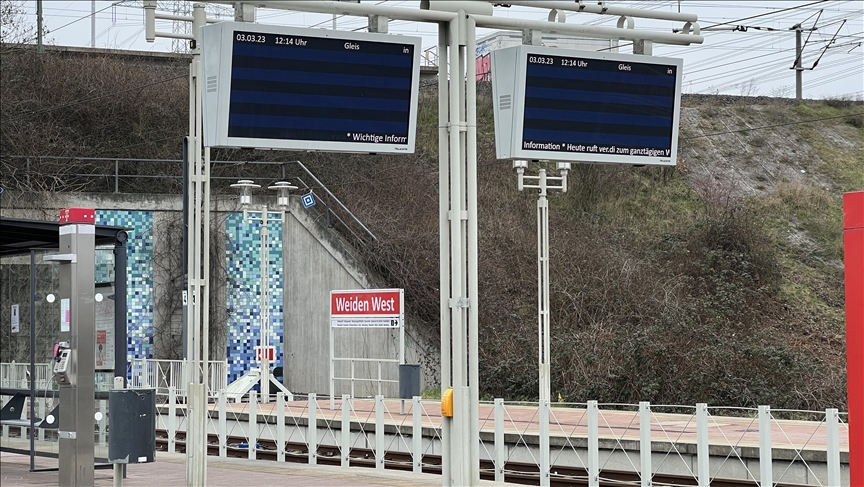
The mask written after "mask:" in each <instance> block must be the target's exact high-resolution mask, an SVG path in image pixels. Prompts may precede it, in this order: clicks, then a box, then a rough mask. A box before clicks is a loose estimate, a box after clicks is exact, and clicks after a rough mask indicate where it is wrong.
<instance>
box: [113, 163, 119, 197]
mask: <svg viewBox="0 0 864 487" xmlns="http://www.w3.org/2000/svg"><path fill="white" fill-rule="evenodd" d="M119 192H120V161H118V160H117V159H114V194H117V193H119Z"/></svg>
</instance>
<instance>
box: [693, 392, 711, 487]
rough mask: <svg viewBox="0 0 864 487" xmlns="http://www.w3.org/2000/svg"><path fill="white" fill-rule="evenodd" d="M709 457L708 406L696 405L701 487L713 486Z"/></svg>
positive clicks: (697, 466)
mask: <svg viewBox="0 0 864 487" xmlns="http://www.w3.org/2000/svg"><path fill="white" fill-rule="evenodd" d="M709 467H710V464H709V456H708V404H705V403H704V402H700V403H699V404H696V472H697V474H698V476H699V487H709V486H710V485H711V475H710V472H709V471H708V469H709Z"/></svg>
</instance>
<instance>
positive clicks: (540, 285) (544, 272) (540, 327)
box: [537, 169, 551, 402]
mask: <svg viewBox="0 0 864 487" xmlns="http://www.w3.org/2000/svg"><path fill="white" fill-rule="evenodd" d="M539 174H540V176H539V182H540V196H539V198H538V199H537V334H538V337H537V339H538V343H539V354H538V356H539V364H538V370H539V376H540V377H539V382H538V383H539V387H538V388H539V395H540V402H543V401H549V400H551V391H550V389H551V385H550V383H549V382H550V366H549V360H550V357H549V355H550V354H549V342H550V338H549V201H548V200H547V199H546V170H545V169H540V173H539Z"/></svg>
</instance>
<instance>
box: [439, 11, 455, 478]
mask: <svg viewBox="0 0 864 487" xmlns="http://www.w3.org/2000/svg"><path fill="white" fill-rule="evenodd" d="M449 27H450V26H449V24H448V23H446V22H441V23H440V24H438V59H439V62H438V66H439V68H438V70H439V76H438V187H439V191H438V238H439V242H438V245H439V247H438V251H439V255H440V262H439V280H440V286H439V289H440V316H441V391H442V392H444V391H446V390H447V389H448V388H450V387H451V386H452V384H453V382H452V379H451V376H450V374H451V370H452V368H451V366H450V365H451V364H450V362H451V357H452V349H451V341H450V326H451V325H450V305H449V303H450V289H449V286H448V283H449V282H450V219H449V218H450V217H449V215H450V190H449V184H450V183H449V174H450V159H449V153H450V139H449V137H448V128H447V123H448V122H449V120H450V105H449V103H448V100H449V98H450V79H449V76H445V75H444V73H445V72H447V69H448V67H449V61H448V59H449V57H448V51H447V44H448V38H449V32H448V30H449ZM452 432H453V418H448V417H442V418H441V458H442V461H441V479H442V482H443V485H445V486H449V485H451V484H452V482H451V478H452V475H451V470H452V469H451V459H452V455H451V446H450V445H451V443H452V442H453V435H452Z"/></svg>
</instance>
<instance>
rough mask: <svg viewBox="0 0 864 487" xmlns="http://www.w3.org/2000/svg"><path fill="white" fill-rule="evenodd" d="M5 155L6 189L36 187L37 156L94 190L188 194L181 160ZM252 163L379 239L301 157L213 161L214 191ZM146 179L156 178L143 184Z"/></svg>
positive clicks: (336, 220) (354, 230) (355, 234)
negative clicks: (156, 189) (61, 165)
mask: <svg viewBox="0 0 864 487" xmlns="http://www.w3.org/2000/svg"><path fill="white" fill-rule="evenodd" d="M2 159H3V160H4V161H14V162H15V163H13V164H4V172H5V174H4V176H5V177H4V179H6V183H5V184H6V185H7V187H6V188H5V189H11V190H15V189H18V190H22V191H26V190H30V189H32V184H33V181H31V180H32V179H33V178H35V177H36V174H35V173H34V172H33V170H32V165H33V163H34V162H35V161H37V160H45V161H53V162H68V163H69V164H70V165H72V167H73V168H77V169H79V170H80V171H81V172H79V171H75V170H74V169H73V170H70V172H66V173H64V174H63V175H62V176H63V177H64V178H68V179H70V180H73V179H77V180H79V181H81V182H82V185H83V186H85V187H86V188H87V191H88V192H108V193H115V194H117V193H126V192H131V193H139V192H142V191H152V188H153V187H154V186H153V182H154V181H158V184H159V185H160V189H161V190H162V191H167V193H168V194H182V192H183V161H182V160H181V159H134V158H107V157H54V156H40V157H36V156H6V155H4V156H2ZM248 166H259V167H262V168H264V167H267V168H271V169H270V171H269V174H268V175H267V176H266V177H271V178H273V179H280V180H283V181H289V182H293V183H294V184H296V185H297V186H298V188H300V189H301V190H302V191H304V192H306V193H310V194H312V196H313V197H314V198H315V201H316V203H320V204H321V206H323V208H324V209H323V211H322V213H323V214H324V216H325V217H326V220H327V225H328V226H330V227H337V226H338V228H340V229H342V230H344V231H345V232H347V234H348V235H349V236H351V237H352V238H354V239H355V240H356V241H357V242H358V243H360V244H362V245H366V244H368V243H370V242H374V241H375V240H376V237H375V235H374V234H373V233H372V232H371V231H370V230H369V229H368V228H367V227H366V225H364V224H363V223H362V222H361V221H360V219H359V218H357V216H356V215H354V213H352V212H351V211H350V210H349V209H348V207H346V206H345V204H344V203H342V201H340V200H339V198H337V197H336V195H334V194H333V193H332V192H331V191H330V190H329V189H328V188H327V187H326V186H325V185H324V183H322V182H321V181H320V180H319V179H318V178H317V177H316V176H315V175H314V174H313V173H312V172H311V171H310V170H309V168H307V167H306V165H304V164H303V163H302V162H301V161H286V162H271V161H211V167H212V169H211V173H212V174H211V176H210V180H211V181H212V185H211V186H212V188H213V190H214V192H227V191H233V190H230V188H229V186H230V184H231V183H234V182H236V181H237V179H238V178H245V177H249V169H245V174H244V173H243V172H244V171H242V170H240V168H246V167H248ZM232 169H233V170H232ZM262 177H265V176H262ZM141 180H149V181H151V182H150V183H146V184H144V185H141V183H140V181H141ZM306 181H309V182H310V183H311V184H310V183H307V182H306ZM130 189H135V191H130ZM337 224H338V225H337Z"/></svg>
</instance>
